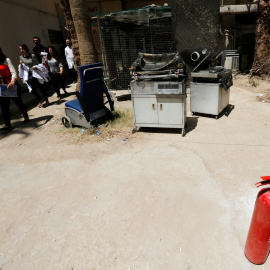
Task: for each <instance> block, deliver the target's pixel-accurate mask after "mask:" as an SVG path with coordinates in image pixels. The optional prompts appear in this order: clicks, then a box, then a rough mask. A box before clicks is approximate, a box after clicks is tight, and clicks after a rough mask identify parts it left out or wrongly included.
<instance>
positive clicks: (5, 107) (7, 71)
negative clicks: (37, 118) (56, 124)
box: [0, 48, 29, 130]
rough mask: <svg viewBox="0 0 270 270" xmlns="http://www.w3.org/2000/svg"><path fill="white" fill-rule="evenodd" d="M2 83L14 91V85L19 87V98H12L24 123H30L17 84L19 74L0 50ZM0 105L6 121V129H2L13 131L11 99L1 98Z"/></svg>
mask: <svg viewBox="0 0 270 270" xmlns="http://www.w3.org/2000/svg"><path fill="white" fill-rule="evenodd" d="M0 83H1V84H7V85H8V88H9V89H13V88H14V85H16V86H17V97H12V100H13V101H14V103H15V104H16V105H17V106H18V108H19V109H20V111H21V112H22V114H23V117H24V121H23V122H25V123H26V122H28V121H29V117H28V113H27V110H26V107H25V106H24V104H23V102H22V98H21V86H20V85H19V84H18V82H17V73H16V71H15V68H14V66H13V64H12V62H11V61H10V59H9V58H7V57H6V56H5V55H4V54H3V52H2V49H1V48H0ZM0 104H1V109H2V115H3V120H4V124H5V125H4V127H2V129H5V130H11V129H12V127H11V123H10V110H9V107H10V97H0Z"/></svg>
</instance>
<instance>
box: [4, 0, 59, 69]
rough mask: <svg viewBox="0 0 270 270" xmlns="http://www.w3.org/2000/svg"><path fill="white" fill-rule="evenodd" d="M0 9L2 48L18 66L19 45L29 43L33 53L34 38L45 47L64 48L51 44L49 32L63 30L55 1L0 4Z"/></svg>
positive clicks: (41, 0)
mask: <svg viewBox="0 0 270 270" xmlns="http://www.w3.org/2000/svg"><path fill="white" fill-rule="evenodd" d="M0 10H1V16H0V25H1V28H0V47H2V49H3V52H4V53H5V54H6V55H7V56H8V57H9V58H11V61H12V62H13V64H14V65H15V67H17V66H18V64H19V55H20V52H19V48H18V45H19V44H20V43H25V44H27V45H28V47H29V49H30V52H32V49H33V47H34V42H33V37H34V36H38V37H40V38H41V43H42V44H43V45H45V46H49V45H53V46H55V47H60V44H51V41H50V38H49V34H48V29H51V30H57V31H60V25H59V19H58V15H57V11H56V7H55V2H54V0H46V1H45V0H27V1H25V0H12V1H8V0H6V1H0ZM56 33H57V32H56Z"/></svg>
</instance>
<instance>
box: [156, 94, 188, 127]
mask: <svg viewBox="0 0 270 270" xmlns="http://www.w3.org/2000/svg"><path fill="white" fill-rule="evenodd" d="M183 102H184V101H183V98H175V97H174V98H158V115H159V124H163V125H182V124H183V118H184V115H183V113H184V111H183V106H184V104H183Z"/></svg>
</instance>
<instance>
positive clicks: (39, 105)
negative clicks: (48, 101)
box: [38, 99, 44, 108]
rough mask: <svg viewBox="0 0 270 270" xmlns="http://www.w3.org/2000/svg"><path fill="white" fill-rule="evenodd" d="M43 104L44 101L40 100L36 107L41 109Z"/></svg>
mask: <svg viewBox="0 0 270 270" xmlns="http://www.w3.org/2000/svg"><path fill="white" fill-rule="evenodd" d="M43 102H44V99H42V100H41V101H40V102H39V103H38V107H39V108H41V107H42V104H43Z"/></svg>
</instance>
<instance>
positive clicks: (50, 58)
mask: <svg viewBox="0 0 270 270" xmlns="http://www.w3.org/2000/svg"><path fill="white" fill-rule="evenodd" d="M48 49H49V53H48V55H47V62H48V66H49V74H50V77H51V79H52V83H53V86H54V89H55V92H56V94H57V100H60V99H61V95H60V87H59V83H61V80H62V78H61V77H62V76H64V69H63V64H62V62H61V61H60V58H59V54H58V52H57V51H56V49H55V47H54V46H49V47H48ZM63 90H64V92H65V94H67V91H66V89H63Z"/></svg>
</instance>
